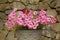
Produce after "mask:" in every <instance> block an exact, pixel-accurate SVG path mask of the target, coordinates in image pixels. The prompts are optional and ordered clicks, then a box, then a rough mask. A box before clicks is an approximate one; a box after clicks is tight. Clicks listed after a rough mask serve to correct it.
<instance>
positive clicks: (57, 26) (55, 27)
mask: <svg viewBox="0 0 60 40" xmlns="http://www.w3.org/2000/svg"><path fill="white" fill-rule="evenodd" d="M51 29H52V30H53V31H55V32H58V33H60V23H56V24H54V25H52V26H51Z"/></svg>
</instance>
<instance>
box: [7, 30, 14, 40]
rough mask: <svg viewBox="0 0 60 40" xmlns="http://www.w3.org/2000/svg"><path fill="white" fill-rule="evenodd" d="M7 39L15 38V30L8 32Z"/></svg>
mask: <svg viewBox="0 0 60 40" xmlns="http://www.w3.org/2000/svg"><path fill="white" fill-rule="evenodd" d="M6 40H14V31H11V32H9V33H8V35H7V37H6Z"/></svg>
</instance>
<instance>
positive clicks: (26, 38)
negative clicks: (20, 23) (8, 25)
mask: <svg viewBox="0 0 60 40" xmlns="http://www.w3.org/2000/svg"><path fill="white" fill-rule="evenodd" d="M40 35H41V30H17V31H16V36H17V38H18V40H39V39H40Z"/></svg>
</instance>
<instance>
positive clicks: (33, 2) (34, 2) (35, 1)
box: [28, 0, 39, 4]
mask: <svg viewBox="0 0 60 40" xmlns="http://www.w3.org/2000/svg"><path fill="white" fill-rule="evenodd" d="M28 1H29V3H30V4H38V3H39V0H28Z"/></svg>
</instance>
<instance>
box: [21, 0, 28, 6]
mask: <svg viewBox="0 0 60 40" xmlns="http://www.w3.org/2000/svg"><path fill="white" fill-rule="evenodd" d="M20 2H22V3H24V5H27V4H28V0H20Z"/></svg>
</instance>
